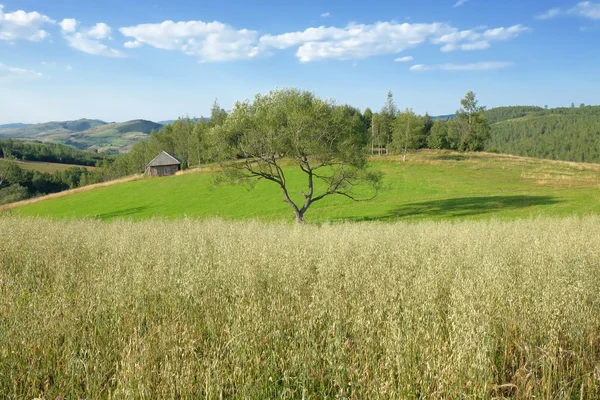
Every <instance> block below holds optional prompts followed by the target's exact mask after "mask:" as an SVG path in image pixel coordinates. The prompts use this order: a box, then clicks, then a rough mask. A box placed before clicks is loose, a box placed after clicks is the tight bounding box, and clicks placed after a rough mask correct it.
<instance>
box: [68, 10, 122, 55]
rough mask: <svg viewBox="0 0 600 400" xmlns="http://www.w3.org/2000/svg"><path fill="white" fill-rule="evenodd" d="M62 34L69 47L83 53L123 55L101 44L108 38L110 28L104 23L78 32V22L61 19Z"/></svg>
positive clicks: (70, 19)
mask: <svg viewBox="0 0 600 400" xmlns="http://www.w3.org/2000/svg"><path fill="white" fill-rule="evenodd" d="M59 25H60V27H61V29H62V34H63V37H64V38H65V40H66V41H67V43H69V46H71V47H72V48H74V49H75V50H79V51H82V52H84V53H88V54H93V55H98V56H105V57H124V56H125V54H124V53H123V52H121V51H119V50H116V49H112V48H110V47H108V46H107V45H105V44H104V43H102V42H101V40H104V39H108V38H110V33H111V28H110V26H108V25H107V24H105V23H104V22H98V23H97V24H96V25H94V26H92V27H91V28H82V29H79V30H78V28H77V27H78V25H79V22H78V21H77V20H75V19H72V18H67V19H63V20H62V21H61V22H60V23H59Z"/></svg>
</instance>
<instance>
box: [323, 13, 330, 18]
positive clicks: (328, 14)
mask: <svg viewBox="0 0 600 400" xmlns="http://www.w3.org/2000/svg"><path fill="white" fill-rule="evenodd" d="M327 17H331V14H330V13H329V12H324V13H323V14H321V18H327Z"/></svg>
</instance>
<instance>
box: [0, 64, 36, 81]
mask: <svg viewBox="0 0 600 400" xmlns="http://www.w3.org/2000/svg"><path fill="white" fill-rule="evenodd" d="M43 76H44V75H43V74H42V73H40V72H36V71H31V70H28V69H23V68H16V67H9V66H8V65H4V64H0V79H38V78H41V77H43Z"/></svg>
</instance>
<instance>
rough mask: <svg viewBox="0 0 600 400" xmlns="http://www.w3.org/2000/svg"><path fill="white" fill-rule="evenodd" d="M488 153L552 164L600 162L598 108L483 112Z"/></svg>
mask: <svg viewBox="0 0 600 400" xmlns="http://www.w3.org/2000/svg"><path fill="white" fill-rule="evenodd" d="M486 116H487V119H488V122H489V123H490V124H491V128H492V131H491V139H490V140H489V142H488V143H487V146H486V148H487V149H488V150H494V151H499V152H501V153H508V154H515V155H520V156H529V157H540V158H548V159H554V160H565V161H579V162H600V106H583V107H577V108H575V107H572V108H566V107H561V108H550V109H546V108H542V107H535V106H513V107H498V108H493V109H490V110H488V111H486Z"/></svg>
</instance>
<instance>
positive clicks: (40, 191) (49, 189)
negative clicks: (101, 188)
mask: <svg viewBox="0 0 600 400" xmlns="http://www.w3.org/2000/svg"><path fill="white" fill-rule="evenodd" d="M100 179H101V177H100V176H99V174H98V173H96V172H93V171H89V170H88V169H86V168H80V167H72V168H69V169H66V170H62V171H56V172H54V173H52V174H50V173H47V172H41V171H38V170H31V171H28V170H24V169H22V168H20V167H19V165H18V164H17V163H16V162H15V161H13V160H5V159H0V204H7V203H11V202H14V201H19V200H23V199H25V198H28V197H34V196H38V195H44V194H49V193H56V192H60V191H63V190H67V189H74V188H76V187H80V186H84V185H88V184H91V183H97V182H99V181H100Z"/></svg>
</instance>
